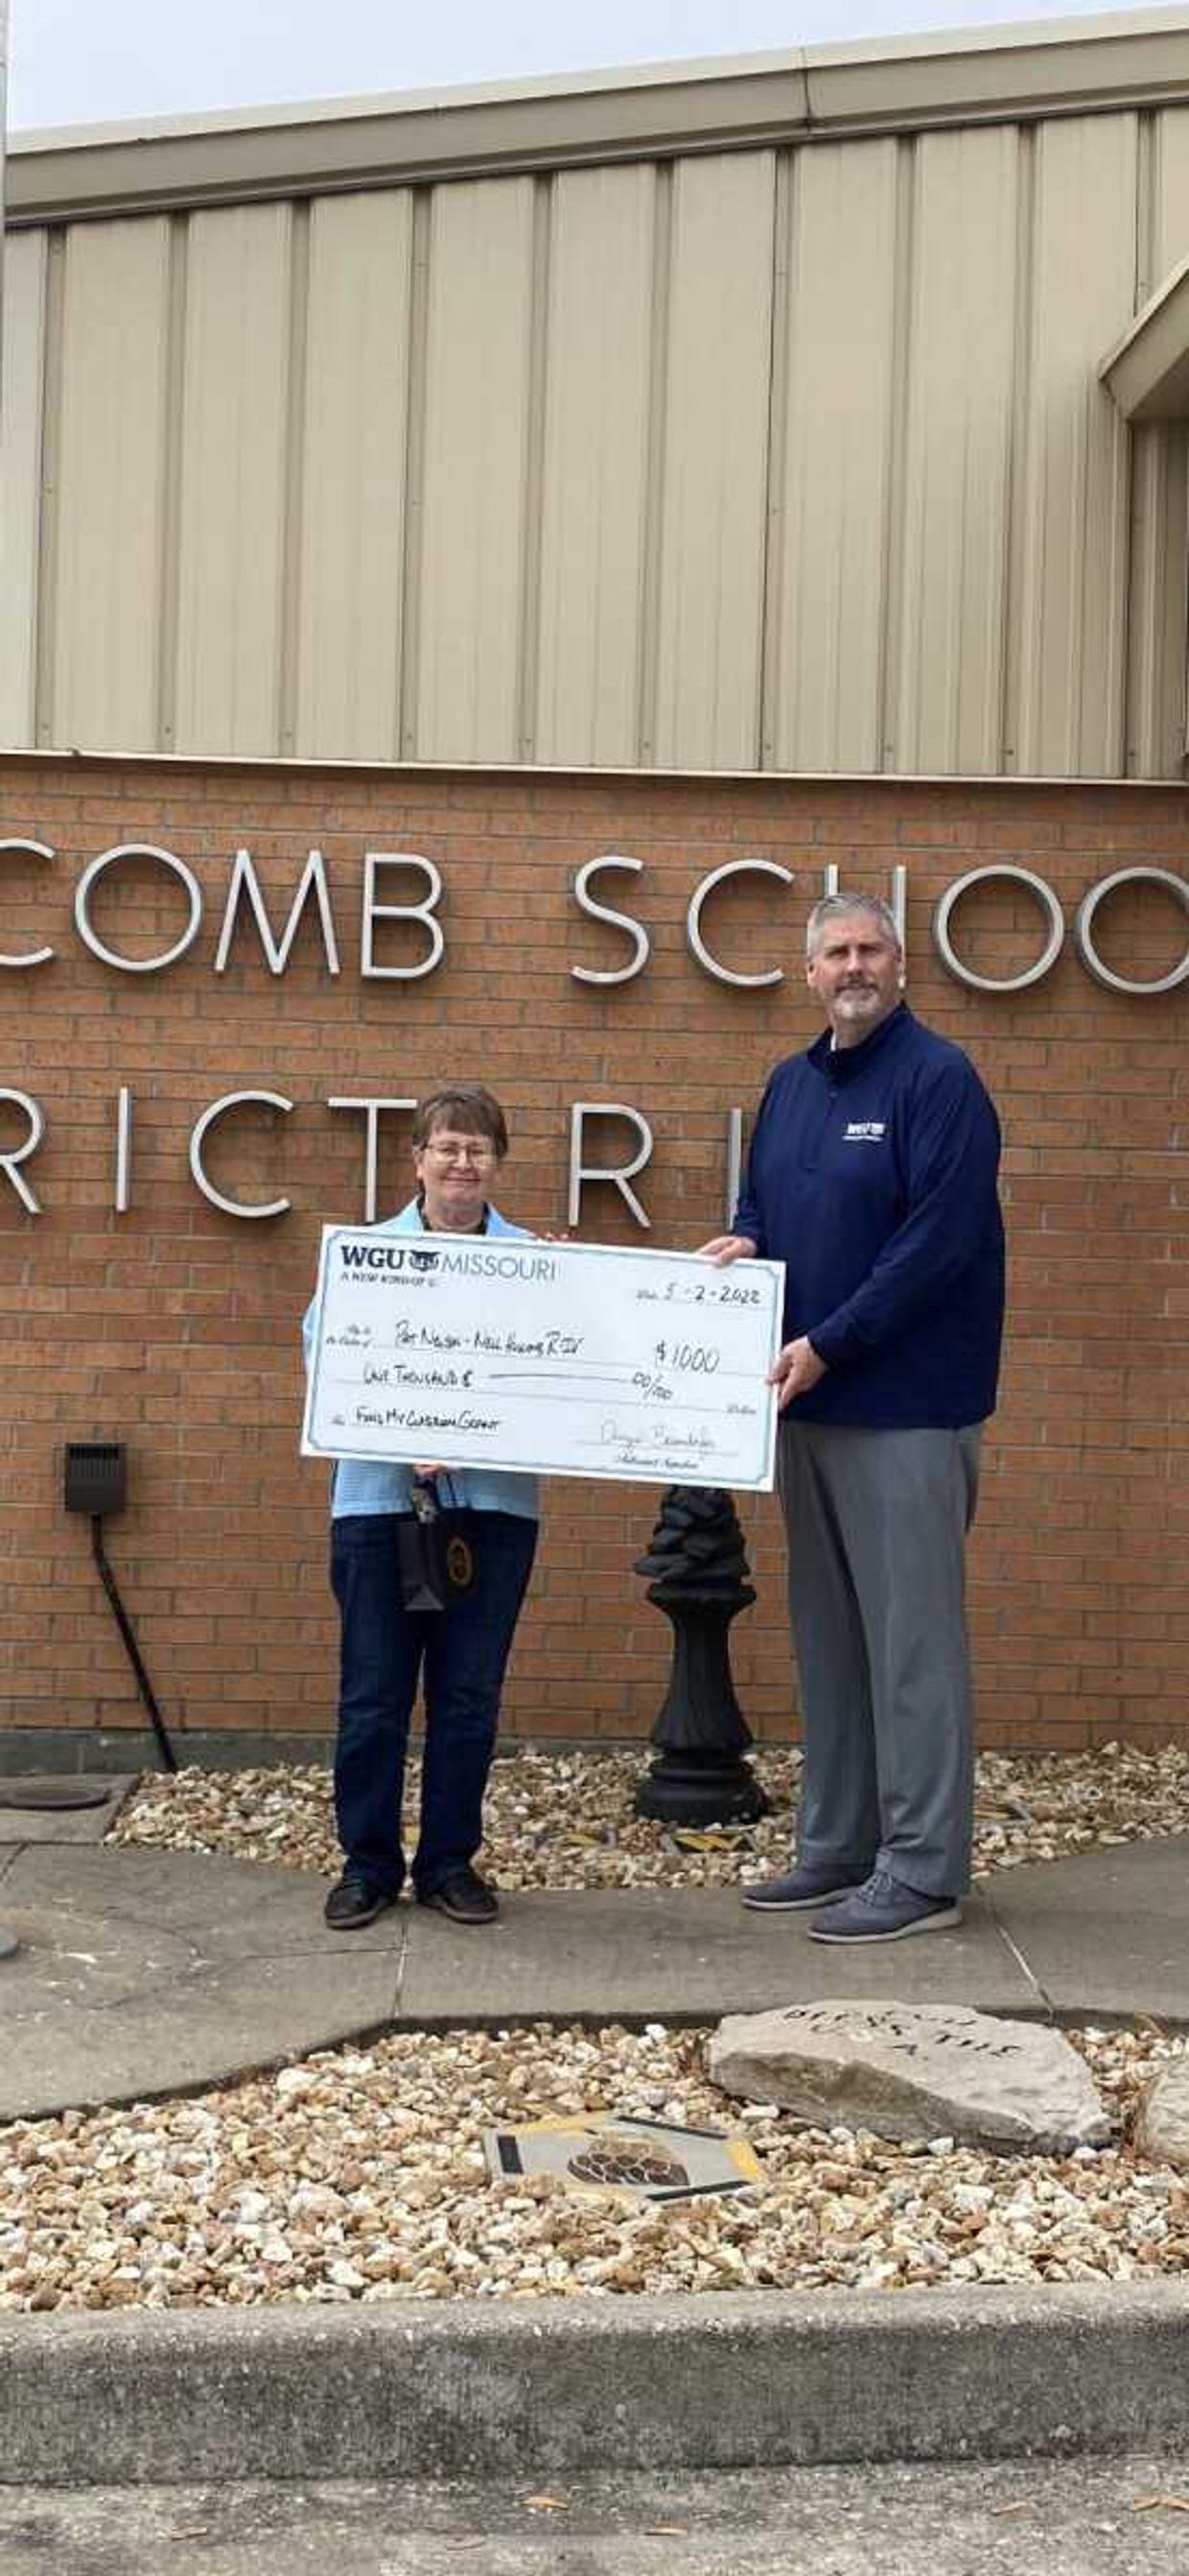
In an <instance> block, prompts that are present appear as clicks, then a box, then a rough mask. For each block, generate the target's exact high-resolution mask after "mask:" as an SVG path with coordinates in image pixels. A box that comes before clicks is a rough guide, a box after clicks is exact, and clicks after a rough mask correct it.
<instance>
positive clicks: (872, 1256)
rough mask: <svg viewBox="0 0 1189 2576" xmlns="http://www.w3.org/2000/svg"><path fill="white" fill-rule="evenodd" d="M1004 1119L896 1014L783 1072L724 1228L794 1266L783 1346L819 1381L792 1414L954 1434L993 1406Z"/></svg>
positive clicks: (908, 1018)
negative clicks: (806, 1361)
mask: <svg viewBox="0 0 1189 2576" xmlns="http://www.w3.org/2000/svg"><path fill="white" fill-rule="evenodd" d="M998 1168H999V1121H998V1119H997V1117H996V1115H995V1111H994V1108H993V1106H992V1104H991V1101H990V1099H989V1098H988V1095H987V1093H986V1091H985V1090H984V1089H983V1085H982V1083H981V1082H980V1080H979V1077H978V1075H977V1073H976V1072H975V1070H974V1067H973V1065H972V1064H971V1062H970V1060H969V1057H967V1056H965V1055H963V1053H962V1050H961V1048H960V1047H956V1046H951V1045H950V1043H949V1041H948V1039H946V1038H939V1037H935V1036H934V1034H933V1031H932V1030H931V1029H926V1028H923V1027H922V1026H921V1023H920V1021H919V1020H915V1019H914V1018H913V1016H912V1013H911V1011H910V1010H908V1009H907V1007H906V1006H905V1004H904V1003H901V1004H900V1005H899V1007H898V1008H897V1009H896V1010H895V1011H893V1012H892V1013H891V1015H890V1017H889V1018H888V1019H886V1020H883V1021H881V1023H880V1025H879V1027H878V1028H877V1029H873V1031H872V1033H871V1036H870V1037H869V1038H864V1039H863V1040H862V1042H861V1044H860V1045H858V1046H854V1047H837V1048H832V1047H831V1044H830V1035H829V1032H828V1031H827V1032H826V1034H825V1036H823V1037H821V1038H819V1039H818V1040H817V1042H816V1044H815V1045H813V1046H811V1047H810V1048H809V1049H808V1052H807V1053H806V1054H804V1055H794V1056H788V1057H786V1059H785V1061H784V1063H783V1064H779V1065H777V1068H776V1071H775V1072H774V1074H773V1075H772V1078H771V1080H770V1082H769V1083H768V1086H767V1089H766V1090H765V1092H764V1096H763V1099H762V1101H761V1102H760V1107H759V1112H758V1115H757V1118H756V1125H755V1132H754V1135H753V1137H752V1143H751V1151H750V1154H749V1156H748V1163H747V1175H746V1179H745V1182H744V1187H743V1193H742V1196H741V1198H740V1200H739V1204H738V1207H737V1208H736V1210H735V1214H734V1217H733V1219H732V1231H733V1232H734V1233H736V1234H746V1235H750V1237H751V1239H752V1241H753V1242H754V1244H755V1247H756V1250H757V1252H759V1253H762V1254H764V1255H766V1256H767V1257H768V1259H770V1260H773V1261H783V1262H785V1263H786V1264H787V1271H786V1279H785V1306H784V1336H785V1340H786V1341H792V1340H794V1339H796V1338H797V1337H798V1336H799V1335H800V1334H802V1333H805V1334H808V1337H809V1339H810V1341H811V1342H812V1344H813V1347H814V1349H815V1351H816V1352H817V1353H818V1355H819V1358H821V1359H823V1360H824V1361H825V1362H826V1370H827V1374H826V1375H825V1377H824V1378H822V1379H821V1381H820V1383H819V1384H818V1385H817V1386H815V1387H813V1388H811V1389H810V1391H809V1393H808V1394H807V1395H802V1396H798V1397H797V1398H795V1400H794V1402H793V1403H792V1404H791V1405H790V1406H789V1413H790V1415H791V1416H793V1417H795V1418H796V1419H798V1420H801V1421H806V1422H837V1423H849V1424H852V1425H854V1426H856V1427H863V1428H866V1429H869V1430H930V1429H958V1428H960V1427H961V1426H962V1425H963V1424H965V1423H970V1422H982V1421H984V1420H985V1418H986V1416H987V1415H988V1414H989V1413H992V1412H993V1411H994V1407H995V1389H996V1381H997V1377H998V1370H999V1345H1000V1341H1001V1338H1002V1333H1003V1270H1004V1254H1003V1220H1002V1218H1001V1216H1000V1213H999V1201H998V1198H997V1195H996V1186H995V1184H996V1175H997V1172H998Z"/></svg>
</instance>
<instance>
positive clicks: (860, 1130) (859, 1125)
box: [842, 1118, 888, 1145]
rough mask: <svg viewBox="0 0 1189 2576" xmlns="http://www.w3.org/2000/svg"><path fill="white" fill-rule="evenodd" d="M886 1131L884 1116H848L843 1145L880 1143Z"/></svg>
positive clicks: (886, 1124) (886, 1125) (886, 1123)
mask: <svg viewBox="0 0 1189 2576" xmlns="http://www.w3.org/2000/svg"><path fill="white" fill-rule="evenodd" d="M887 1132H888V1122H887V1120H886V1118H850V1119H848V1120H847V1127H846V1134H845V1136H844V1137H843V1140H842V1141H843V1143H844V1145H882V1143H883V1140H884V1137H885V1136H886V1134H887Z"/></svg>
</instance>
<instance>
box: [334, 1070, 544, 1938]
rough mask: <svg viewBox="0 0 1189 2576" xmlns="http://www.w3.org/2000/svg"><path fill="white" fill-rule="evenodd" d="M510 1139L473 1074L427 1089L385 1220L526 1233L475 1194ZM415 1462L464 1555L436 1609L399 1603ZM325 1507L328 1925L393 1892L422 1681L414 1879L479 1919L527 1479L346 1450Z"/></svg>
mask: <svg viewBox="0 0 1189 2576" xmlns="http://www.w3.org/2000/svg"><path fill="white" fill-rule="evenodd" d="M507 1150H508V1130H507V1125H506V1123H505V1119H504V1113H503V1110H502V1109H501V1107H500V1105H499V1102H498V1100H495V1099H493V1097H492V1094H491V1093H490V1092H489V1091H485V1090H484V1089H483V1086H482V1084H480V1083H454V1084H451V1085H450V1086H449V1087H448V1088H446V1089H444V1090H441V1091H435V1092H433V1093H431V1095H430V1097H429V1098H428V1099H426V1100H423V1101H421V1103H420V1104H419V1106H418V1109H417V1112H416V1115H415V1118H414V1121H413V1168H414V1172H415V1174H416V1180H417V1191H416V1196H415V1197H414V1198H411V1199H410V1200H409V1203H408V1206H407V1207H403V1208H402V1209H401V1211H400V1214H399V1216H395V1217H392V1218H391V1219H390V1220H389V1223H388V1225H387V1227H386V1228H384V1229H383V1230H384V1231H386V1232H391V1233H396V1234H418V1233H423V1232H425V1233H432V1234H505V1235H516V1236H523V1235H524V1234H525V1232H526V1229H525V1228H524V1227H523V1226H517V1225H509V1224H508V1222H507V1219H506V1218H504V1217H502V1216H501V1215H500V1212H499V1210H498V1208H496V1207H493V1206H492V1204H491V1202H490V1200H489V1198H488V1195H487V1193H488V1190H489V1188H490V1186H491V1183H492V1181H493V1179H494V1177H495V1172H496V1169H497V1166H498V1165H499V1164H500V1163H501V1162H502V1161H503V1159H504V1156H505V1154H506V1152H507ZM309 1320H310V1319H309V1318H308V1317H307V1330H308V1326H309ZM416 1474H429V1475H433V1476H434V1477H435V1479H436V1485H437V1491H438V1494H439V1497H440V1499H441V1501H442V1503H443V1504H444V1505H445V1506H446V1507H447V1508H449V1510H450V1512H451V1517H452V1523H453V1524H454V1525H455V1526H456V1527H457V1529H458V1531H459V1534H460V1535H461V1536H462V1537H464V1538H466V1539H467V1541H468V1543H469V1545H470V1548H471V1551H472V1555H473V1558H474V1577H473V1581H472V1582H471V1584H470V1587H469V1588H468V1589H467V1590H466V1591H463V1592H460V1593H458V1594H456V1595H455V1596H454V1597H453V1598H452V1600H451V1601H450V1604H449V1606H448V1607H447V1608H446V1609H444V1610H432V1611H410V1610H406V1609H405V1607H404V1604H403V1599H402V1584H401V1531H402V1524H403V1526H404V1529H405V1531H406V1533H407V1531H408V1529H409V1526H410V1522H411V1516H412V1511H413V1479H414V1476H415V1475H416ZM332 1510H333V1519H332V1523H331V1582H332V1585H333V1588H334V1594H335V1598H336V1600H337V1602H338V1605H339V1611H340V1615H341V1620H342V1648H341V1662H340V1689H339V1714H338V1743H337V1748H336V1752H335V1765H334V1798H335V1818H336V1822H337V1826H338V1836H339V1841H340V1843H341V1845H342V1849H343V1873H342V1877H341V1878H340V1879H339V1881H338V1884H337V1886H335V1887H333V1888H332V1889H331V1891H330V1894H329V1896H328V1897H327V1900H326V1920H327V1922H328V1923H329V1924H331V1925H332V1926H333V1928H334V1929H335V1931H337V1932H354V1931H359V1930H361V1929H362V1927H363V1925H364V1924H367V1923H374V1921H375V1919H376V1916H377V1915H378V1914H381V1913H383V1911H384V1910H385V1908H386V1907H387V1906H390V1905H395V1903H396V1900H397V1897H398V1896H399V1894H400V1891H401V1887H402V1884H403V1882H404V1878H405V1855H404V1851H403V1849H402V1843H401V1792H402V1788H403V1783H404V1769H405V1753H406V1750H407V1746H408V1739H409V1720H410V1717H411V1715H412V1710H413V1702H414V1700H415V1698H416V1695H417V1684H418V1680H420V1682H421V1684H422V1696H423V1700H424V1707H425V1754H424V1761H423V1766H422V1777H421V1823H420V1833H419V1837H418V1842H417V1848H416V1850H415V1852H414V1855H413V1864H412V1879H413V1891H414V1894H415V1896H416V1898H417V1901H418V1903H419V1904H421V1905H430V1906H433V1907H434V1908H435V1909H436V1910H437V1912H438V1913H440V1914H445V1915H448V1916H449V1918H450V1921H451V1922H452V1923H465V1924H480V1923H490V1922H492V1921H493V1920H494V1918H495V1916H496V1915H497V1913H498V1911H499V1908H498V1905H497V1902H496V1897H495V1893H494V1890H493V1889H492V1888H491V1887H489V1886H488V1884H487V1882H486V1880H485V1879H482V1878H481V1877H480V1876H479V1873H478V1871H477V1870H476V1869H475V1868H474V1867H473V1866H472V1863H473V1859H474V1855H475V1853H476V1852H477V1851H478V1849H479V1845H480V1843H481V1842H482V1839H483V1792H484V1790H485V1788H486V1786H487V1775H488V1772H489V1770H490V1768H491V1762H492V1756H493V1753H494V1751H495V1735H496V1724H497V1720H498V1717H499V1704H500V1691H501V1688H502V1685H503V1679H504V1673H505V1670H506V1667H507V1662H508V1656H509V1654H510V1652H511V1647H512V1639H513V1636H514V1634H515V1629H516V1621H517V1618H518V1617H519V1614H520V1605H521V1603H522V1601H523V1599H524V1595H525V1591H526V1588H527V1585H528V1579H529V1575H530V1573H531V1571H532V1562H533V1555H534V1552H535V1549H536V1543H537V1488H536V1479H535V1478H534V1477H532V1476H518V1475H505V1474H499V1473H496V1472H494V1471H492V1470H491V1469H488V1468H482V1469H466V1470H458V1471H455V1470H450V1471H447V1470H446V1469H444V1468H442V1469H432V1468H430V1469H421V1470H418V1469H413V1468H410V1467H404V1466H397V1465H395V1464H389V1463H387V1462H384V1461H375V1460H363V1459H345V1460H344V1461H343V1462H342V1463H341V1464H340V1465H339V1466H338V1468H337V1469H336V1471H335V1479H334V1495H333V1504H332Z"/></svg>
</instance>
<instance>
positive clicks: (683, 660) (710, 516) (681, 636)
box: [644, 152, 775, 768]
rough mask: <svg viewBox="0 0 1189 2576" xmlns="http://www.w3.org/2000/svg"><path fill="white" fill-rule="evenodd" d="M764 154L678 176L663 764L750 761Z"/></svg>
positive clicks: (770, 188) (756, 656)
mask: <svg viewBox="0 0 1189 2576" xmlns="http://www.w3.org/2000/svg"><path fill="white" fill-rule="evenodd" d="M774 184H775V164H774V157H773V155H772V154H771V153H770V152H757V153H747V154H740V155H739V156H738V157H731V158H720V157H718V156H715V157H713V158H711V159H708V160H705V161H686V162H682V163H680V164H679V166H678V168H677V170H676V172H675V174H674V183H673V231H672V264H671V271H670V281H669V336H668V351H667V358H668V381H667V388H666V412H665V441H664V457H663V465H662V489H661V495H660V511H661V520H660V565H659V590H658V613H657V665H656V686H655V706H656V722H655V738H654V741H653V743H652V745H651V746H649V745H648V744H647V743H646V744H645V745H644V750H645V756H646V758H648V757H650V758H652V759H654V760H655V761H657V762H658V763H659V764H661V765H663V766H664V767H666V768H679V767H681V766H683V765H691V766H695V765H696V766H703V767H709V768H751V767H754V766H755V765H756V764H757V762H758V758H759V733H760V707H759V699H760V650H761V640H762V620H763V559H764V512H765V499H766V476H767V441H768V395H769V358H770V349H771V330H772V213H773V192H774Z"/></svg>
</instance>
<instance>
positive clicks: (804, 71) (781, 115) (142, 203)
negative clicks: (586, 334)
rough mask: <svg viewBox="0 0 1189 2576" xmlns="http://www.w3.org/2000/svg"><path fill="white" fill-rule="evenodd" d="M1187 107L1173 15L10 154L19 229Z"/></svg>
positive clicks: (579, 81) (700, 67)
mask: <svg viewBox="0 0 1189 2576" xmlns="http://www.w3.org/2000/svg"><path fill="white" fill-rule="evenodd" d="M1170 101H1189V8H1186V7H1180V6H1178V7H1176V8H1154V9H1144V10H1140V11H1136V10H1125V11H1122V12H1119V11H1116V12H1112V13H1109V14H1106V15H1103V16H1098V17H1093V16H1091V17H1087V18H1083V19H1074V20H1069V19H1064V20H1057V21H1041V22H1038V23H1036V24H1028V25H1020V24H1016V25H1009V26H1007V27H1003V26H996V27H993V28H986V27H984V28H973V29H970V28H966V29H960V30H956V31H954V32H952V33H948V34H945V35H941V36H937V35H933V36H923V37H912V38H907V39H900V38H895V39H885V40H881V41H876V42H865V43H862V44H847V45H830V46H816V47H808V48H798V49H791V50H790V51H788V52H787V53H764V54H754V55H746V56H742V57H737V58H723V59H722V60H719V59H714V58H712V59H710V60H709V61H707V60H700V61H696V62H686V63H666V64H662V65H655V64H651V65H632V66H628V67H626V68H623V69H614V70H605V71H594V72H586V73H575V74H569V75H565V76H560V77H551V78H548V79H542V80H537V81H518V82H495V83H487V84H482V85H479V86H477V87H469V88H465V89H440V90H433V91H420V92H415V93H410V94H407V95H405V96H397V97H376V98H363V99H340V100H322V101H316V102H309V103H295V104H293V105H292V106H289V107H285V106H280V107H269V108H251V109H243V110H236V111H231V112H223V113H220V114H217V115H213V116H205V117H198V118H194V119H177V118H163V119H139V120H134V121H131V122H129V123H126V124H122V125H116V126H99V127H86V126H79V127H65V128H62V129H59V130H57V131H52V132H45V133H38V132H30V133H26V134H25V135H23V136H22V135H20V134H17V135H15V136H13V137H12V138H11V139H10V146H9V157H8V201H9V202H8V219H9V222H10V224H13V225H21V224H31V223H37V222H47V221H61V220H65V219H67V218H70V217H80V216H87V215H92V216H98V215H108V216H111V215H119V214H133V213H139V212H149V211H154V210H159V209H160V210H164V209H166V208H171V207H180V206H186V205H194V206H201V205H210V204H228V203H235V202H251V201H254V200H258V199H260V198H265V197H279V196H288V195H302V194H309V193H313V192H315V191H322V190H336V189H350V188H369V187H380V186H398V185H409V184H412V183H414V182H417V181H428V180H436V179H445V178H463V177H478V176H483V175H497V174H500V173H506V172H512V171H524V170H532V169H549V168H566V167H574V166H584V165H591V164H597V163H599V162H613V161H620V160H627V159H638V158H642V157H646V156H654V155H658V154H674V153H681V152H704V151H711V150H727V149H738V148H741V147H744V146H746V145H748V144H751V145H753V146H756V145H761V144H770V143H772V142H774V141H781V140H788V141H793V140H797V139H801V140H804V139H808V138H814V139H826V138H827V137H828V136H830V135H832V134H835V133H836V134H838V135H843V134H846V135H853V134H860V133H870V132H876V131H878V132H889V131H912V130H915V129H928V128H930V127H936V126H939V125H961V124H965V123H971V122H980V123H982V122H987V121H990V120H993V119H995V118H997V117H1004V118H1016V117H1021V116H1047V115H1070V114H1078V113H1083V114H1085V113H1091V112H1095V111H1100V110H1102V109H1106V108H1119V107H1132V108H1134V107H1137V106H1144V105H1155V104H1163V103H1168V102H1170Z"/></svg>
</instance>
